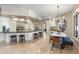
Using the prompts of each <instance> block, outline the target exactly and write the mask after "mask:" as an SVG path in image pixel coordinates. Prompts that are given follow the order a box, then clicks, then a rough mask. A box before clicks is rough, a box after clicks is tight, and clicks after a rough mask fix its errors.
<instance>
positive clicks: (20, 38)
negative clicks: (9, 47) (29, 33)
mask: <svg viewBox="0 0 79 59" xmlns="http://www.w3.org/2000/svg"><path fill="white" fill-rule="evenodd" d="M19 42H21V43H23V42H25V35H19Z"/></svg>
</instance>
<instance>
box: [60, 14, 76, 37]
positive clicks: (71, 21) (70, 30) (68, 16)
mask: <svg viewBox="0 0 79 59" xmlns="http://www.w3.org/2000/svg"><path fill="white" fill-rule="evenodd" d="M63 16H64V17H65V20H66V22H67V28H66V34H67V35H69V36H73V34H74V17H73V12H69V13H66V14H64V15H62V16H60V17H63Z"/></svg>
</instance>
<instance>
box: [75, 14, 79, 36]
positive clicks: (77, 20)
mask: <svg viewBox="0 0 79 59" xmlns="http://www.w3.org/2000/svg"><path fill="white" fill-rule="evenodd" d="M74 18H75V19H74V36H75V37H77V38H79V14H77V15H76V16H74Z"/></svg>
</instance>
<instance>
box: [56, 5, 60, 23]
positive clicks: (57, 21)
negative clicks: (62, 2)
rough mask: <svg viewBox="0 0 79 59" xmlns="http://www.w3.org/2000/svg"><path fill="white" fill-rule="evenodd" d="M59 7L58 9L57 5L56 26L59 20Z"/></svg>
mask: <svg viewBox="0 0 79 59" xmlns="http://www.w3.org/2000/svg"><path fill="white" fill-rule="evenodd" d="M59 7H60V6H58V5H57V20H56V23H57V24H58V22H59V18H58V16H59Z"/></svg>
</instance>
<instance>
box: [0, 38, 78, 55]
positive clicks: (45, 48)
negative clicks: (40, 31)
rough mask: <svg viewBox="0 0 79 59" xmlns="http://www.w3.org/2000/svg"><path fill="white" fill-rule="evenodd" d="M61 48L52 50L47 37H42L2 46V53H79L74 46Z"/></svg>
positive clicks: (0, 48) (0, 50)
mask: <svg viewBox="0 0 79 59" xmlns="http://www.w3.org/2000/svg"><path fill="white" fill-rule="evenodd" d="M61 51H62V52H60V49H59V48H53V50H51V48H50V45H49V43H48V39H47V38H45V37H44V38H40V39H39V40H38V39H37V40H36V41H32V42H26V43H23V44H21V43H17V44H14V45H6V46H5V45H4V46H0V54H78V53H79V52H78V50H77V49H76V48H75V47H73V49H71V48H65V49H64V50H61Z"/></svg>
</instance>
